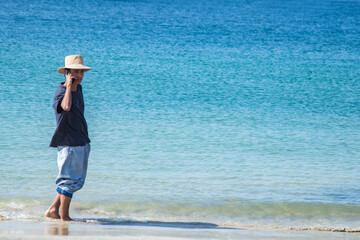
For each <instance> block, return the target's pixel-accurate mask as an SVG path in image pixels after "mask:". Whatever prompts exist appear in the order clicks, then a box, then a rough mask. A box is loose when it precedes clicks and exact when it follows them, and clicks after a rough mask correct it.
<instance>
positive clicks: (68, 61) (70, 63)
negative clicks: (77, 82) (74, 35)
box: [57, 55, 91, 74]
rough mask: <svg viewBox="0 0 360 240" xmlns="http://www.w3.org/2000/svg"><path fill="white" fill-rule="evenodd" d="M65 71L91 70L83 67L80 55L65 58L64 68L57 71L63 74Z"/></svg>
mask: <svg viewBox="0 0 360 240" xmlns="http://www.w3.org/2000/svg"><path fill="white" fill-rule="evenodd" d="M65 69H81V70H84V72H86V71H89V70H91V68H89V67H86V66H84V59H83V57H82V56H81V55H70V56H66V57H65V67H61V68H59V69H58V70H57V71H58V72H59V73H62V74H64V73H65Z"/></svg>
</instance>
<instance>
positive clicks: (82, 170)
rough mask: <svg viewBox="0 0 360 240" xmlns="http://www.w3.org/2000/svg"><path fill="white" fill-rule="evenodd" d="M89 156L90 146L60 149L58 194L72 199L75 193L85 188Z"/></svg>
mask: <svg viewBox="0 0 360 240" xmlns="http://www.w3.org/2000/svg"><path fill="white" fill-rule="evenodd" d="M89 154H90V144H86V145H85V146H77V147H69V146H59V147H58V159H57V164H58V168H59V175H58V176H57V178H56V184H57V185H58V188H57V189H56V191H57V192H58V193H60V194H63V195H65V196H67V197H72V195H73V193H74V192H76V191H77V190H79V189H81V188H82V187H83V186H84V183H85V178H86V172H87V167H88V159H89Z"/></svg>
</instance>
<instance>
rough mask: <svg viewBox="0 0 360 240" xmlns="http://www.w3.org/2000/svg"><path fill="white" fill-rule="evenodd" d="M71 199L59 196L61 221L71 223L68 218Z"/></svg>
mask: <svg viewBox="0 0 360 240" xmlns="http://www.w3.org/2000/svg"><path fill="white" fill-rule="evenodd" d="M70 202H71V198H70V197H67V196H65V195H63V194H60V203H61V209H60V212H61V214H60V215H61V221H72V219H71V218H70V217H69V207H70Z"/></svg>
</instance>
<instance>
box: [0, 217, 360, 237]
mask: <svg viewBox="0 0 360 240" xmlns="http://www.w3.org/2000/svg"><path fill="white" fill-rule="evenodd" d="M75 220H76V221H73V222H61V221H59V220H47V219H23V220H2V221H0V237H1V239H49V238H51V239H56V238H58V237H63V236H67V237H68V239H72V238H74V239H75V238H76V239H99V238H101V239H124V240H133V239H147V240H153V239H170V240H182V239H188V240H190V239H194V240H195V239H215V240H223V239H255V240H256V239H264V238H266V239H274V240H277V239H284V238H285V239H298V238H304V239H305V238H306V239H317V240H318V239H327V240H332V239H334V240H335V239H347V240H352V239H358V238H359V236H360V235H359V234H360V233H359V232H358V231H357V232H351V231H348V232H346V229H342V230H341V229H338V230H336V231H324V230H318V229H316V228H292V229H291V228H288V229H282V228H271V227H268V228H266V227H265V228H259V227H254V226H244V227H239V228H235V227H226V226H225V225H224V226H220V225H216V224H211V223H201V222H160V221H148V222H138V221H118V222H116V221H111V220H110V221H109V219H100V218H99V219H94V218H86V219H75Z"/></svg>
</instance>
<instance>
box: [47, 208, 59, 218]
mask: <svg viewBox="0 0 360 240" xmlns="http://www.w3.org/2000/svg"><path fill="white" fill-rule="evenodd" d="M45 216H46V217H48V218H53V219H60V215H59V212H58V211H56V210H55V209H53V208H49V209H48V210H47V211H46V212H45Z"/></svg>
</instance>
